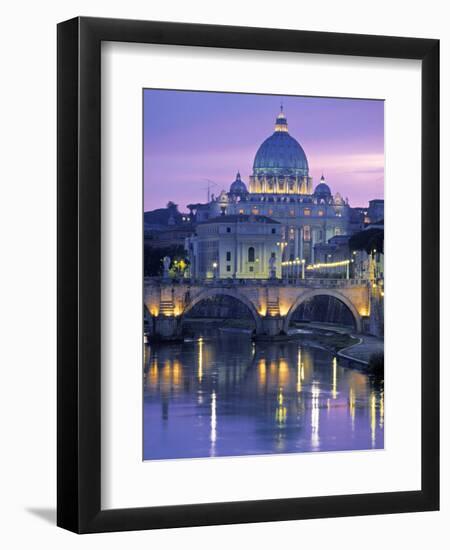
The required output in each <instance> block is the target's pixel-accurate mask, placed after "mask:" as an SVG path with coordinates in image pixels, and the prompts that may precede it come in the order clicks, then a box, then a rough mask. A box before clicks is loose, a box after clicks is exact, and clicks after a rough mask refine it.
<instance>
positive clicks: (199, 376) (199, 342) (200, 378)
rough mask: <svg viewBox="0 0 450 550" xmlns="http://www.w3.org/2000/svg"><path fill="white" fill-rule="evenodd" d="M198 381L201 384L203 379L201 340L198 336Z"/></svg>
mask: <svg viewBox="0 0 450 550" xmlns="http://www.w3.org/2000/svg"><path fill="white" fill-rule="evenodd" d="M197 378H198V381H199V382H201V381H202V378H203V338H202V337H201V336H200V338H199V339H198V371H197Z"/></svg>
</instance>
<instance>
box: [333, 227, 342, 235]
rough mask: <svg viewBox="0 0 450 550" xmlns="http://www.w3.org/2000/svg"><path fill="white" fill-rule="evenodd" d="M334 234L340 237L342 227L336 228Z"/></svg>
mask: <svg viewBox="0 0 450 550" xmlns="http://www.w3.org/2000/svg"><path fill="white" fill-rule="evenodd" d="M334 234H335V235H340V234H341V228H340V227H335V228H334Z"/></svg>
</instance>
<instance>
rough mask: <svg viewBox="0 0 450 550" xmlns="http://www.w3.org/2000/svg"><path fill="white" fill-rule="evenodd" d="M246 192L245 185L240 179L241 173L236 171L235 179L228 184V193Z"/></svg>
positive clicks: (239, 193)
mask: <svg viewBox="0 0 450 550" xmlns="http://www.w3.org/2000/svg"><path fill="white" fill-rule="evenodd" d="M246 193H247V186H246V185H245V183H244V182H243V181H242V180H241V174H240V173H239V172H238V173H237V174H236V180H235V181H233V183H232V184H231V185H230V194H231V195H239V196H241V195H245V194H246Z"/></svg>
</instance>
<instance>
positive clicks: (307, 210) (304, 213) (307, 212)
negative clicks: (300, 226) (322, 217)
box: [303, 208, 311, 216]
mask: <svg viewBox="0 0 450 550" xmlns="http://www.w3.org/2000/svg"><path fill="white" fill-rule="evenodd" d="M303 215H304V216H311V208H305V209H304V210H303Z"/></svg>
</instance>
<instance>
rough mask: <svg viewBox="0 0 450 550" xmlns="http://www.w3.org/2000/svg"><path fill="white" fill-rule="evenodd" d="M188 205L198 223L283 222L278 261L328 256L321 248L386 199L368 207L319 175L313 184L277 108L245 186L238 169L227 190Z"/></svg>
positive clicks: (375, 216)
mask: <svg viewBox="0 0 450 550" xmlns="http://www.w3.org/2000/svg"><path fill="white" fill-rule="evenodd" d="M189 208H190V209H191V213H192V214H193V216H195V220H196V223H197V224H198V225H197V229H199V228H201V226H202V225H203V223H204V222H210V221H212V220H214V219H218V218H219V217H220V216H224V215H226V216H247V217H248V216H266V217H267V218H270V219H273V220H276V221H277V222H279V223H280V226H281V227H280V229H279V231H280V235H279V238H278V242H279V248H280V254H279V261H280V262H289V261H291V262H300V263H306V265H308V264H314V263H316V262H318V261H322V260H324V259H325V261H326V258H328V257H329V254H327V255H326V256H325V258H324V257H323V254H324V250H325V248H326V247H327V246H328V243H329V241H330V240H331V239H333V238H336V237H340V236H347V238H348V237H349V236H350V235H352V234H353V233H355V232H357V231H360V230H361V229H363V228H364V226H365V224H367V223H370V222H373V221H378V220H379V219H381V218H382V217H383V208H384V201H383V200H373V201H371V202H370V206H369V207H368V208H352V207H351V206H350V204H349V201H348V199H347V198H346V199H344V198H343V197H342V196H341V195H340V194H339V193H338V192H337V193H334V194H333V193H332V192H331V189H330V187H329V186H328V185H327V183H326V181H325V177H324V176H323V175H322V177H321V179H320V182H319V184H318V185H317V186H316V187H313V180H312V177H311V176H310V174H309V165H308V159H307V157H306V154H305V152H304V150H303V148H302V146H301V145H300V144H299V143H298V141H297V140H296V139H294V138H293V137H292V136H291V135H290V134H289V131H288V123H287V118H286V116H285V114H284V112H283V109H282V108H281V112H280V113H279V115H278V116H277V118H276V121H275V128H274V132H273V134H272V135H271V136H270V137H268V138H267V139H266V140H265V141H264V142H263V143H262V144H261V146H260V147H259V149H258V151H257V153H256V156H255V159H254V162H253V173H252V175H251V176H250V178H249V185H248V187H247V185H246V184H245V182H244V181H243V180H242V179H241V175H240V173H239V172H238V173H237V175H236V179H235V181H233V183H232V184H231V186H230V189H229V191H225V190H223V191H222V192H221V193H219V195H218V196H214V195H213V196H212V200H211V201H210V202H209V203H206V204H202V205H189ZM193 210H195V211H196V212H195V213H194V212H193ZM242 219H244V218H242ZM199 230H200V232H201V231H202V230H201V229H199ZM204 246H206V245H205V244H204ZM191 252H192V247H191ZM194 261H195V258H194ZM197 263H198V261H197ZM200 271H203V270H200ZM220 272H221V273H222V267H220ZM221 276H222V275H221ZM236 276H238V275H237V274H236ZM245 276H248V275H245Z"/></svg>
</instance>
